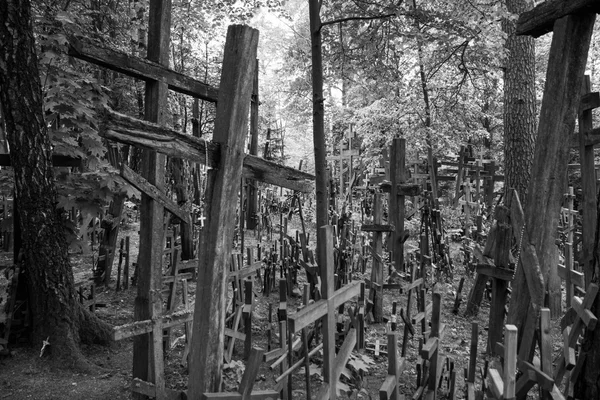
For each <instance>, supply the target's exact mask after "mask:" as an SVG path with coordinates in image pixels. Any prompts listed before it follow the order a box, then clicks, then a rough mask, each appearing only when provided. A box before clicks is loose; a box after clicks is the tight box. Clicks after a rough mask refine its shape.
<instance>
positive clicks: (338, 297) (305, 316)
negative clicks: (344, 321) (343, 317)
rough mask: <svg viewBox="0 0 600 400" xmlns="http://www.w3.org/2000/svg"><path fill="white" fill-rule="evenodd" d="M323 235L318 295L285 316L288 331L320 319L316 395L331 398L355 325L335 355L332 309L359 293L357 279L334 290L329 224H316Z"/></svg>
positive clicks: (348, 351)
mask: <svg viewBox="0 0 600 400" xmlns="http://www.w3.org/2000/svg"><path fill="white" fill-rule="evenodd" d="M320 229H321V230H322V231H323V232H324V234H323V236H324V237H325V243H323V245H322V246H319V247H318V250H319V251H320V252H321V257H319V259H320V260H324V261H325V265H323V266H322V268H321V269H320V270H321V272H320V273H321V282H322V287H321V294H322V299H321V300H319V301H317V302H315V303H313V304H311V305H309V306H307V307H305V308H303V309H302V310H300V311H298V312H297V313H296V314H294V315H291V316H290V317H288V322H289V329H290V332H291V333H296V332H299V331H300V330H302V328H305V327H307V326H308V325H309V324H311V323H313V322H315V321H317V320H318V319H320V318H323V319H324V322H323V380H324V385H323V386H322V387H321V390H320V391H319V393H318V395H317V399H335V398H336V387H337V381H338V379H339V377H340V375H341V373H342V370H343V369H344V366H345V365H346V362H347V361H348V357H350V353H351V352H352V349H353V348H354V346H355V344H356V336H357V335H356V329H351V330H350V332H349V333H348V336H346V339H345V340H344V343H343V344H342V347H341V349H340V350H339V352H338V354H337V356H336V354H335V326H336V319H335V310H336V309H337V308H338V307H339V306H341V305H342V304H344V303H345V302H347V301H349V300H351V299H352V298H353V297H356V296H358V295H359V294H360V282H358V281H357V282H354V283H351V284H349V285H347V286H344V287H343V288H341V289H339V290H337V291H334V287H335V286H334V276H333V275H334V274H333V270H334V267H335V264H334V260H333V226H331V225H328V226H323V227H321V228H320Z"/></svg>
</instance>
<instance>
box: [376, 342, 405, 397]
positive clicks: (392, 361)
mask: <svg viewBox="0 0 600 400" xmlns="http://www.w3.org/2000/svg"><path fill="white" fill-rule="evenodd" d="M387 342H388V351H387V353H388V354H387V356H388V372H387V376H386V378H385V380H384V381H383V384H382V385H381V387H380V388H379V398H380V399H382V400H383V399H390V400H400V399H403V398H404V396H403V395H402V394H401V393H400V377H401V376H402V373H403V372H404V369H405V368H406V359H405V358H404V357H399V354H398V332H388V334H387Z"/></svg>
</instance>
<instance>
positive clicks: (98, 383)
mask: <svg viewBox="0 0 600 400" xmlns="http://www.w3.org/2000/svg"><path fill="white" fill-rule="evenodd" d="M137 229H138V227H137V226H136V225H129V226H126V227H125V229H122V233H121V235H122V236H126V235H129V236H130V238H131V242H132V258H131V260H132V261H135V260H136V254H135V252H136V251H137V240H138V239H137ZM290 232H291V230H290ZM276 236H278V235H276ZM253 240H254V241H256V237H253V235H252V234H251V233H249V234H247V237H246V243H249V244H251V243H252V241H253ZM460 246H461V244H460V243H453V244H452V252H451V254H452V258H453V263H454V267H455V270H454V274H453V276H452V277H451V278H448V279H447V281H446V280H443V281H441V282H438V283H437V284H436V285H435V290H437V291H439V292H440V293H441V294H442V323H444V324H446V335H445V337H444V338H443V339H442V341H441V348H440V350H441V354H442V355H444V356H447V357H449V358H451V359H452V361H453V362H454V368H455V370H456V371H457V373H456V376H457V381H456V394H457V398H464V376H463V370H464V368H465V367H466V366H467V364H468V359H469V348H470V337H471V322H472V319H467V318H465V317H463V314H464V309H465V304H466V297H467V295H468V293H469V290H470V288H471V285H472V283H473V280H474V276H472V275H470V274H467V273H466V272H465V269H464V266H463V265H462V256H461V253H460V251H459V249H460ZM75 259H76V261H74V265H75V267H74V271H75V275H76V279H86V277H89V276H90V275H91V262H92V260H91V258H90V257H89V256H88V257H81V256H78V257H75ZM115 264H116V263H115ZM115 270H116V267H114V268H113V272H114V273H115V274H116V271H115ZM369 274H370V273H369V272H368V271H367V272H366V273H365V276H364V277H363V278H368V277H369ZM462 276H465V277H466V280H465V286H464V288H463V291H462V297H463V302H462V305H461V307H460V312H459V314H458V315H455V314H453V313H452V308H453V306H454V299H455V293H456V292H455V291H456V289H457V287H458V282H459V280H460V278H461V277H462ZM357 278H361V277H360V276H359V277H357ZM302 283H304V278H303V274H302V273H300V274H299V284H300V285H301V284H302ZM430 284H431V283H430ZM430 289H431V288H430ZM136 290H137V289H136V287H135V286H133V287H130V288H129V289H128V290H123V291H119V292H117V291H115V284H114V283H113V284H112V285H111V287H110V288H108V289H104V290H102V291H101V292H100V293H98V295H97V296H98V301H99V302H103V303H106V307H103V308H98V309H97V311H96V313H97V314H98V316H99V317H100V318H102V319H103V320H105V321H107V322H108V323H110V324H111V325H113V326H118V325H122V324H124V323H127V322H131V321H132V320H133V302H134V298H135V293H136ZM190 292H191V293H193V292H194V285H193V284H192V287H191V290H190ZM430 292H431V290H430ZM429 298H431V297H430V296H429ZM393 301H397V302H398V307H399V308H398V309H400V308H402V307H405V303H406V295H405V294H402V295H401V294H399V293H398V291H385V293H384V305H385V309H384V315H386V316H389V315H390V314H391V304H392V302H393ZM269 304H272V307H273V314H274V315H273V321H274V322H273V323H272V325H271V326H272V329H273V332H276V329H277V326H276V325H277V324H276V322H275V321H276V320H277V317H276V310H277V306H278V305H279V299H278V294H277V291H274V292H273V293H272V294H270V295H269V296H268V297H266V296H265V295H264V293H260V292H256V301H255V309H254V312H253V321H252V322H253V328H252V329H253V332H252V334H253V345H254V346H258V347H260V348H262V349H265V350H266V349H267V346H268V343H267V334H266V331H267V327H268V325H269V324H268V319H267V315H268V308H269ZM298 306H300V301H299V299H298V298H292V299H291V300H290V301H289V302H288V310H289V312H290V313H292V312H293V311H294V310H296V309H297V307H298ZM488 309H489V302H488V300H485V299H484V301H483V303H482V307H481V311H480V313H479V315H478V316H477V317H476V319H475V321H476V322H478V323H479V326H480V334H479V343H478V350H479V357H478V364H479V366H481V367H483V364H484V362H485V360H486V356H485V349H486V341H487V331H486V327H487V325H488V322H487V315H488ZM398 325H399V326H400V328H401V329H402V327H403V324H402V323H399V324H398ZM556 325H558V322H557V321H553V326H556ZM555 330H557V329H555ZM385 333H386V326H385V325H384V324H371V325H367V327H366V332H365V337H366V341H367V343H368V344H369V345H373V344H375V342H376V341H377V340H379V341H380V343H381V344H382V345H384V344H385V343H386V335H385ZM416 333H417V334H416V335H415V336H414V337H412V338H411V339H410V343H409V346H408V348H409V350H408V354H407V365H408V368H407V369H406V370H405V372H404V374H403V378H402V380H401V388H402V392H403V393H404V394H406V395H407V396H412V394H413V393H414V392H415V390H416V387H417V385H416V379H417V368H416V365H417V364H418V360H419V357H418V347H419V335H420V329H417V331H416ZM553 333H555V334H556V335H558V332H553ZM172 337H173V338H180V340H178V341H177V342H176V344H175V346H174V347H173V348H172V349H170V350H168V351H167V352H166V354H165V361H166V362H165V365H166V370H165V379H166V383H167V386H168V387H170V388H174V389H180V390H184V389H185V388H186V384H187V380H188V371H187V367H186V366H184V365H182V362H181V361H182V353H183V349H184V345H185V343H184V342H185V340H184V335H183V330H182V328H179V329H176V330H174V332H173V335H172ZM400 337H402V336H401V335H400ZM132 343H133V342H132V340H131V339H126V340H123V341H120V342H116V343H114V344H113V345H111V346H110V347H102V346H84V347H83V352H84V354H85V355H86V357H87V358H88V360H89V361H90V363H92V364H93V365H95V366H97V372H95V373H93V374H81V373H77V372H73V371H69V370H65V369H53V368H51V367H50V365H51V364H50V363H49V362H48V360H47V358H45V357H42V358H40V356H39V353H40V348H41V345H40V344H32V345H31V346H30V347H13V348H12V355H11V356H10V357H4V358H1V359H0V400H1V399H14V400H22V399H39V400H50V399H57V400H58V399H61V400H75V399H86V400H94V399H110V400H121V399H129V398H131V395H130V391H129V389H128V387H129V384H130V382H131V379H132V373H131V370H132ZM400 345H401V343H400ZM275 346H277V343H276V339H274V341H273V343H272V347H275ZM559 346H560V343H557V344H556V345H555V349H554V350H555V351H556V354H558V351H560V348H559ZM242 355H243V344H242V343H241V342H239V341H238V344H237V345H236V349H235V352H234V356H233V359H234V361H233V362H232V363H231V364H230V365H229V366H228V367H226V368H225V370H224V386H225V390H227V391H233V390H235V388H236V386H237V383H238V382H239V379H240V378H241V374H242V372H243V362H242ZM320 359H321V357H320V356H319V355H316V356H314V357H312V359H311V368H310V372H311V374H312V375H311V380H310V382H311V385H310V387H311V392H312V396H313V397H314V394H315V393H316V392H317V390H318V388H319V387H320V385H321V382H322V379H321V376H320V368H321V363H320ZM387 364H388V363H387V357H386V356H384V355H379V356H376V355H375V354H374V353H373V352H372V351H364V350H363V351H360V352H354V355H353V360H352V361H351V362H350V363H349V365H348V368H347V369H346V370H345V371H344V373H343V375H342V379H341V381H342V385H340V386H341V388H342V389H343V390H345V392H344V393H340V397H342V398H351V399H373V398H378V397H379V394H378V391H379V387H380V386H381V384H382V383H383V381H384V379H385V376H386V374H387ZM360 369H362V370H363V372H360V373H359V372H358V370H360ZM278 375H279V368H276V370H275V371H271V370H270V369H269V367H268V365H265V364H264V363H263V366H262V367H261V370H260V371H259V374H258V378H257V381H256V383H255V386H254V387H255V389H273V388H274V387H275V378H276V377H277V376H278ZM447 375H448V373H446V376H447ZM477 376H478V384H477V387H480V383H479V378H480V375H479V373H478V374H477ZM292 379H293V380H292V388H293V392H292V394H293V399H305V398H307V393H306V387H305V378H304V368H300V369H299V370H298V371H297V372H296V373H295V374H294V375H293V378H292ZM447 393H448V385H447V382H446V383H444V384H442V387H441V388H440V389H439V391H438V394H439V398H442V399H443V398H445V397H446V396H447Z"/></svg>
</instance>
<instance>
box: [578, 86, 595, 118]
mask: <svg viewBox="0 0 600 400" xmlns="http://www.w3.org/2000/svg"><path fill="white" fill-rule="evenodd" d="M598 107H600V93H598V92H590V91H585V89H584V93H583V94H582V95H581V101H580V102H579V113H580V114H581V113H583V112H584V111H590V110H593V109H595V108H598Z"/></svg>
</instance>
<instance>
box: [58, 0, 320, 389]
mask: <svg viewBox="0 0 600 400" xmlns="http://www.w3.org/2000/svg"><path fill="white" fill-rule="evenodd" d="M168 4H170V3H169V2H167V1H164V0H152V1H151V6H150V16H149V30H148V32H149V34H148V42H149V49H148V59H141V58H138V57H133V56H130V55H127V54H125V53H122V52H118V51H114V50H111V49H107V48H105V47H103V46H100V45H97V44H95V43H93V42H89V41H85V40H82V39H76V38H71V39H70V55H72V56H74V57H77V58H80V59H83V60H86V61H89V62H92V63H95V64H97V65H101V66H103V67H106V68H110V69H112V70H115V71H118V72H121V73H124V74H126V75H129V76H132V77H135V78H138V79H142V80H144V81H146V82H147V96H146V97H147V101H146V104H147V107H146V114H147V115H146V119H147V120H148V121H142V120H139V119H135V118H130V117H127V116H125V115H122V114H118V113H116V112H114V111H111V110H106V112H105V118H104V122H103V124H102V127H101V129H100V134H101V135H102V136H103V137H105V138H107V139H111V140H115V141H117V142H121V143H126V144H131V145H136V146H141V147H142V148H144V149H147V150H148V152H147V155H146V161H147V164H145V165H146V166H147V168H146V169H145V171H144V173H143V174H142V175H143V179H141V177H138V176H135V175H132V174H131V171H129V170H127V169H126V168H124V169H123V175H124V176H127V177H129V178H130V182H132V183H134V182H135V184H136V186H137V187H138V188H140V190H142V193H143V195H142V216H141V226H142V227H141V229H140V231H141V236H140V254H141V255H142V254H143V259H142V260H140V266H141V267H142V268H144V269H146V270H145V271H142V272H141V273H140V280H139V281H138V299H136V312H135V314H136V318H137V319H138V320H140V321H142V322H145V321H148V320H150V321H156V322H157V323H155V324H154V325H153V326H152V331H151V332H152V336H150V335H142V336H140V337H139V339H136V341H135V342H134V377H139V378H141V380H142V381H145V380H150V381H152V383H151V384H152V385H153V387H155V390H154V396H155V397H157V398H164V396H165V389H164V377H163V360H162V358H163V357H162V328H163V324H162V323H158V322H160V321H161V320H162V317H161V313H162V301H161V299H160V289H161V285H162V283H161V273H160V265H161V263H162V260H161V257H162V254H161V252H160V251H159V250H160V246H158V243H159V242H160V241H161V240H162V236H163V235H162V229H163V227H162V224H163V210H164V209H165V208H166V209H167V210H169V211H170V212H172V213H174V214H175V215H178V214H179V216H184V217H186V214H187V213H186V212H185V211H183V210H180V208H179V207H178V206H176V205H174V204H173V203H172V202H169V201H168V199H166V198H165V197H166V196H164V190H163V188H162V186H163V185H164V183H163V182H164V156H165V155H167V156H171V157H178V158H185V159H188V160H190V161H192V162H197V163H201V164H206V165H207V166H208V167H211V168H212V169H211V170H209V176H208V181H209V183H208V187H207V196H206V197H207V199H208V200H207V208H208V210H209V212H208V218H207V222H206V224H205V228H204V230H203V232H204V235H203V238H202V239H201V243H202V251H203V252H205V254H206V255H207V256H206V257H202V259H201V260H200V264H201V265H200V267H201V268H199V273H200V274H202V276H201V277H200V279H199V281H200V282H202V284H199V285H198V286H197V291H196V314H197V315H196V318H197V319H198V320H200V319H203V320H206V321H210V322H209V323H205V324H194V326H193V329H194V331H195V333H194V335H192V341H193V342H194V343H197V344H196V345H192V351H191V366H190V370H193V371H195V374H191V375H190V395H191V396H192V397H193V396H196V397H198V396H200V395H201V394H202V393H204V392H206V389H209V390H217V389H218V384H219V381H220V374H221V371H220V369H221V364H222V358H223V342H224V326H223V325H224V304H223V302H222V301H221V300H220V299H221V295H222V294H223V293H224V291H225V290H226V278H225V277H226V273H225V270H224V268H223V266H224V265H226V258H227V257H229V254H230V253H231V243H229V242H230V241H231V237H232V233H233V224H234V222H233V217H232V216H233V214H235V212H234V210H235V207H236V204H235V202H231V201H230V199H231V198H233V197H235V196H236V195H237V193H235V192H234V190H237V189H238V186H239V182H240V178H241V177H242V175H243V176H244V177H246V178H252V179H256V180H260V181H263V182H266V183H271V184H276V185H279V186H284V187H286V188H290V189H293V190H296V191H299V192H307V191H309V190H311V183H310V180H312V179H314V177H313V176H312V175H310V174H307V173H302V172H299V171H296V170H294V169H292V168H289V167H284V166H280V165H277V164H275V163H272V162H268V161H266V160H263V159H260V158H259V157H256V156H251V155H245V154H244V153H243V133H244V132H245V130H246V129H247V126H246V122H247V121H246V120H247V115H246V114H247V112H246V111H244V110H247V109H248V108H249V104H250V97H251V90H252V85H251V83H252V80H253V79H252V78H253V74H254V67H255V65H256V62H255V61H256V60H255V59H256V55H255V51H256V50H255V46H256V41H257V38H258V33H257V32H256V31H254V30H251V29H249V28H248V27H242V26H236V27H232V28H230V32H229V33H228V40H227V43H226V49H225V59H224V65H226V67H224V68H223V71H224V72H223V76H222V79H221V85H220V87H219V89H217V88H214V87H211V86H209V85H207V84H205V83H203V82H200V81H197V80H195V79H193V78H190V77H187V76H185V75H183V74H180V73H177V72H175V71H173V70H171V69H169V68H168V67H167V65H168V54H169V52H168V41H169V32H170V9H169V7H168ZM228 57H229V58H228ZM169 89H170V90H174V91H177V92H179V93H183V94H187V95H191V96H193V97H195V98H200V99H203V100H206V101H211V102H218V106H217V121H218V123H217V124H216V126H215V133H214V135H213V141H212V142H207V141H203V140H200V139H197V138H195V137H192V136H188V135H183V134H181V133H179V132H176V131H174V130H171V129H168V128H165V127H164V126H162V125H161V124H164V122H165V121H164V118H163V115H164V112H161V107H164V105H165V104H166V94H167V91H168V90H169ZM149 121H151V122H149ZM153 187H154V188H153ZM232 188H234V189H232ZM232 210H233V211H232ZM184 220H188V218H185V219H184ZM146 332H147V331H146ZM159 338H160V340H158V339H159ZM207 338H208V340H209V342H210V343H208V344H207V343H205V342H203V341H205V340H207ZM195 350H196V351H195Z"/></svg>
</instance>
